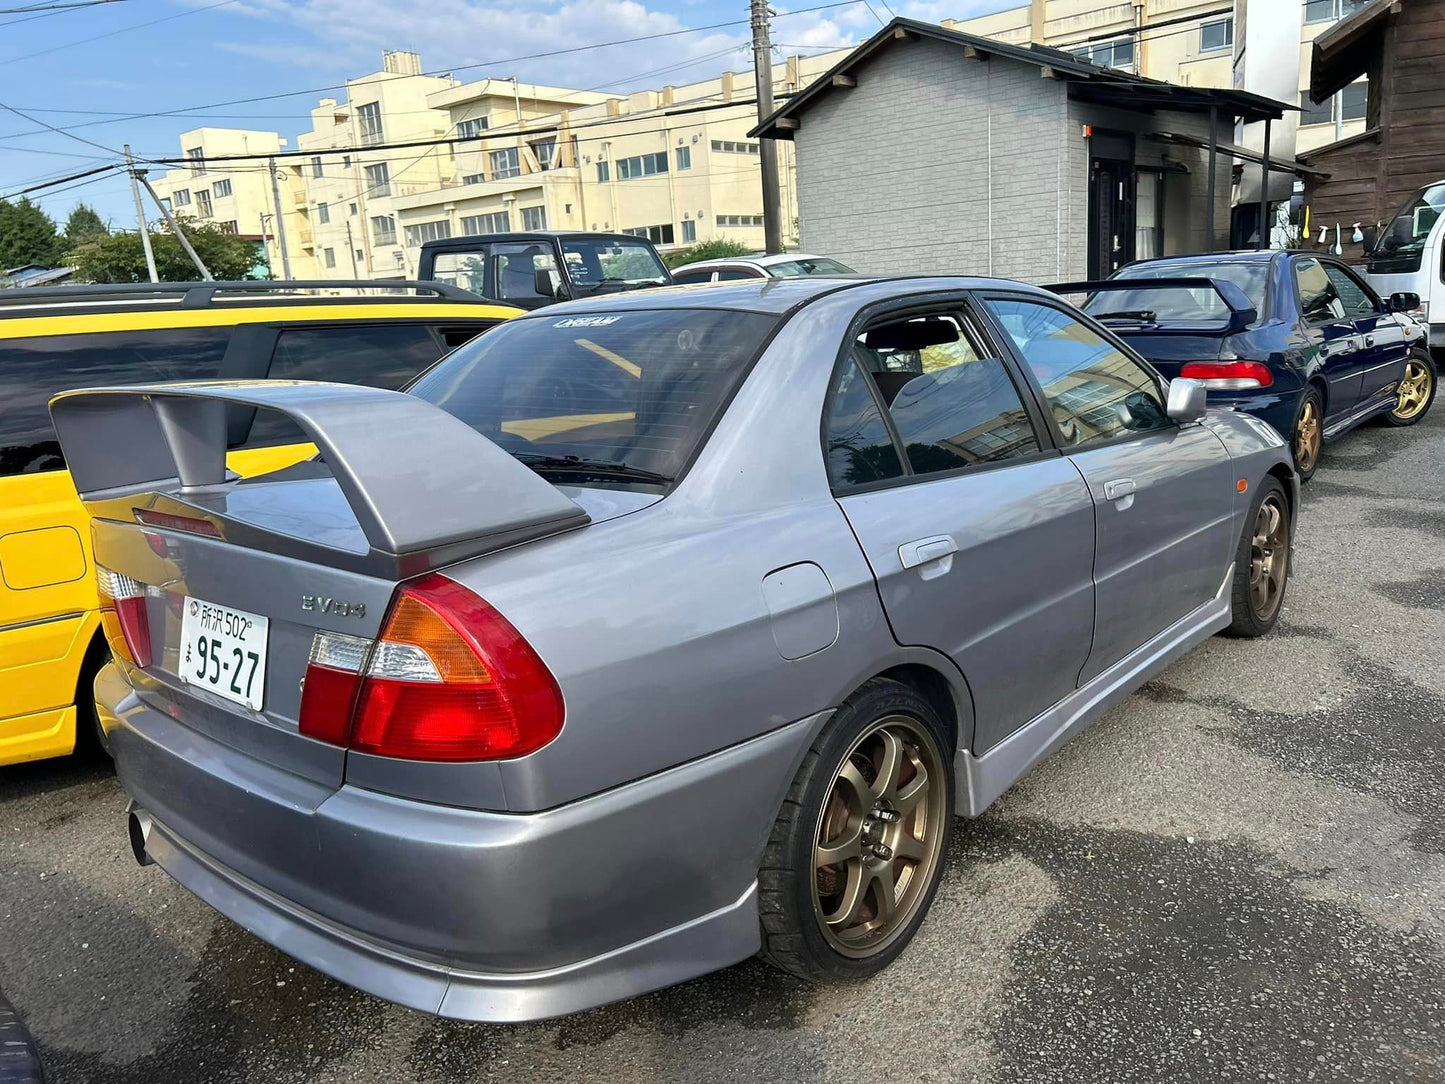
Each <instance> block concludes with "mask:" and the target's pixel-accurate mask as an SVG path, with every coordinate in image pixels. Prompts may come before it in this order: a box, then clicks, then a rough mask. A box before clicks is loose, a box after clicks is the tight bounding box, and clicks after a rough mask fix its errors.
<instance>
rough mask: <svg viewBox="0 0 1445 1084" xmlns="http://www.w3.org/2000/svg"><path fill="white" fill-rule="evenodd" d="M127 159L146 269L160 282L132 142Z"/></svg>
mask: <svg viewBox="0 0 1445 1084" xmlns="http://www.w3.org/2000/svg"><path fill="white" fill-rule="evenodd" d="M125 161H126V165H127V166H129V167H130V194H131V195H132V196H133V197H134V198H135V218H136V225H137V226H139V228H140V243H141V247H142V248H144V249H145V252H146V270H147V271H149V272H150V275H151V281H152V282H160V280H161V277H160V275H158V274H156V255H155V253H154V252H152V251H151V235H150V231H149V230H147V229H146V211H145V205H144V204H142V203H141V201H140V185H139V184H138V183H137V182H136V172H137V170H136V168H135V159H134V158H133V157H132V156H131V153H130V144H129V143H127V144H126V145H125Z"/></svg>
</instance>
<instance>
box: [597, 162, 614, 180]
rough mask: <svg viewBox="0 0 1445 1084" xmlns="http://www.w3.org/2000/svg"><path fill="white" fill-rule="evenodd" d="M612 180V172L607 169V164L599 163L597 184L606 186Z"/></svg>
mask: <svg viewBox="0 0 1445 1084" xmlns="http://www.w3.org/2000/svg"><path fill="white" fill-rule="evenodd" d="M611 179H612V171H611V170H610V169H609V168H608V167H607V163H606V162H598V163H597V183H598V184H606V183H607V182H608V181H610V180H611Z"/></svg>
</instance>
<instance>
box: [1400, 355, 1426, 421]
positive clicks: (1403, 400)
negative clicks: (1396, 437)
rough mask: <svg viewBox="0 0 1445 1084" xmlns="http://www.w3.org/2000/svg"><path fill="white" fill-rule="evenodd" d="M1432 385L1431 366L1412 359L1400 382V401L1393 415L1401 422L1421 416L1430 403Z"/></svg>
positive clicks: (1407, 364)
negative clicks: (1417, 415)
mask: <svg viewBox="0 0 1445 1084" xmlns="http://www.w3.org/2000/svg"><path fill="white" fill-rule="evenodd" d="M1430 384H1431V378H1430V366H1428V365H1426V364H1425V363H1424V362H1423V361H1422V360H1420V359H1419V358H1415V357H1412V358H1411V359H1410V360H1409V362H1407V363H1406V365H1405V376H1404V378H1403V379H1402V380H1401V381H1400V401H1399V402H1398V403H1396V404H1395V409H1394V410H1393V411H1391V413H1392V414H1394V415H1395V417H1397V418H1399V419H1400V420H1401V421H1405V420H1407V419H1409V418H1413V417H1414V416H1415V415H1416V414H1419V413H1420V411H1422V410H1424V409H1425V406H1426V404H1427V403H1429V402H1430V390H1431V389H1430Z"/></svg>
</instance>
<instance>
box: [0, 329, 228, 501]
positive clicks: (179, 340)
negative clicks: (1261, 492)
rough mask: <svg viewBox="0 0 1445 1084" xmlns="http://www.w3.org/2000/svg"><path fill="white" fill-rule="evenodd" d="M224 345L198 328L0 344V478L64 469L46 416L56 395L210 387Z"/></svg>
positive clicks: (219, 335) (218, 334)
mask: <svg viewBox="0 0 1445 1084" xmlns="http://www.w3.org/2000/svg"><path fill="white" fill-rule="evenodd" d="M230 339H231V329H230V328H229V327H204V328H167V329H160V330H155V331H134V332H131V331H121V332H104V333H101V334H95V335H47V336H42V337H38V338H33V339H11V340H9V341H4V340H0V476H4V475H9V474H30V473H33V472H36V471H46V470H60V469H61V468H62V467H64V466H65V463H64V461H63V460H62V459H61V457H60V445H59V444H58V443H57V442H56V440H55V433H54V431H53V430H52V429H51V428H50V414H49V413H48V411H47V408H46V404H48V403H49V402H50V398H51V396H53V395H55V394H56V393H57V392H62V391H67V390H69V389H72V388H91V387H99V386H102V385H108V384H149V383H152V382H158V381H164V380H206V379H210V378H213V377H215V376H217V375H219V373H220V368H221V359H222V357H224V356H225V353H226V344H227V343H228V342H230Z"/></svg>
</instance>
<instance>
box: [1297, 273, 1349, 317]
mask: <svg viewBox="0 0 1445 1084" xmlns="http://www.w3.org/2000/svg"><path fill="white" fill-rule="evenodd" d="M1294 275H1295V282H1296V283H1298V285H1299V307H1300V315H1301V316H1303V317H1304V318H1305V319H1306V320H1338V319H1341V318H1342V317H1343V316H1344V315H1345V308H1344V305H1343V303H1342V302H1341V301H1340V298H1339V294H1337V293H1336V292H1335V284H1334V283H1333V282H1331V281H1330V276H1329V275H1327V274H1325V269H1324V266H1323V265H1322V264H1321V263H1320V261H1319V260H1309V259H1305V260H1296V261H1295V262H1294Z"/></svg>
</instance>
